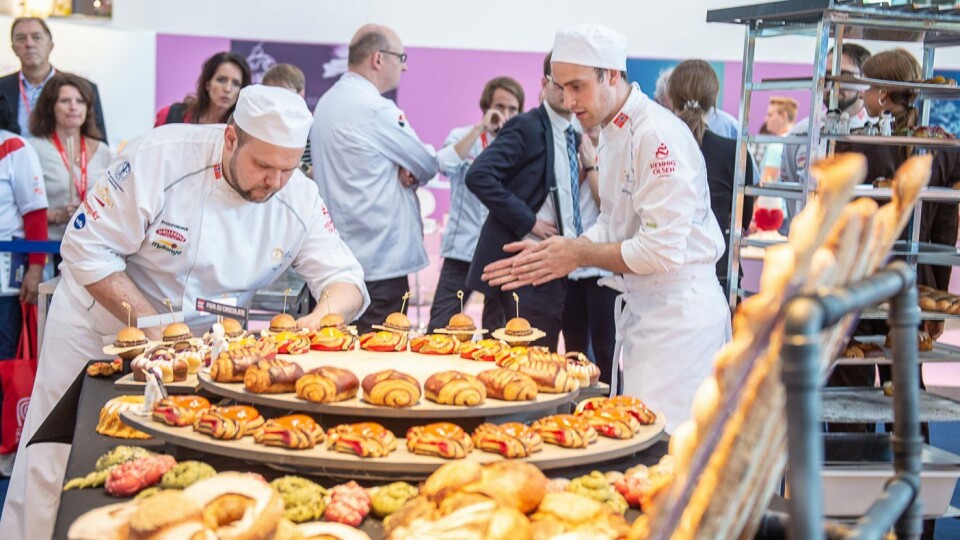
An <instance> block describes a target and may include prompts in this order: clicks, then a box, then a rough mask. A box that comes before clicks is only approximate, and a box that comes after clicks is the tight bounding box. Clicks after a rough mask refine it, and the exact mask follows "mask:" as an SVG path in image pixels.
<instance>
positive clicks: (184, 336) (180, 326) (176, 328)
mask: <svg viewBox="0 0 960 540" xmlns="http://www.w3.org/2000/svg"><path fill="white" fill-rule="evenodd" d="M162 339H163V342H164V343H166V344H167V345H173V344H174V343H180V342H181V341H190V340H191V339H193V332H191V331H190V327H189V326H187V325H186V324H184V323H182V322H176V323H173V324H171V325H168V326H167V327H166V328H164V329H163V338H162Z"/></svg>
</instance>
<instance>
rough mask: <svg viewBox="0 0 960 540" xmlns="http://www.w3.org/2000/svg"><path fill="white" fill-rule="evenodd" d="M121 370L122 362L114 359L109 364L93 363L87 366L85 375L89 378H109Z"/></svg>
mask: <svg viewBox="0 0 960 540" xmlns="http://www.w3.org/2000/svg"><path fill="white" fill-rule="evenodd" d="M121 370H123V361H122V360H120V358H114V359H113V360H112V361H110V362H94V363H92V364H90V365H89V366H87V375H89V376H91V377H110V376H112V375H113V374H115V373H120V371H121Z"/></svg>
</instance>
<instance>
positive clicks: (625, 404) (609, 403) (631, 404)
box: [577, 396, 657, 426]
mask: <svg viewBox="0 0 960 540" xmlns="http://www.w3.org/2000/svg"><path fill="white" fill-rule="evenodd" d="M597 409H624V410H626V411H627V412H629V413H630V414H631V415H632V416H633V417H634V418H636V419H637V421H638V422H640V425H641V426H649V425H651V424H653V423H655V422H656V421H657V415H656V414H655V413H654V412H653V411H651V410H650V409H649V408H648V407H647V405H646V404H645V403H644V402H642V401H640V400H639V399H637V398H635V397H633V396H614V397H612V398H605V397H596V398H590V399H585V400H583V401H581V402H580V404H579V405H577V414H582V413H585V412H589V411H593V410H597Z"/></svg>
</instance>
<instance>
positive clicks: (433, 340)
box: [410, 334, 460, 355]
mask: <svg viewBox="0 0 960 540" xmlns="http://www.w3.org/2000/svg"><path fill="white" fill-rule="evenodd" d="M410 350H411V351H413V352H416V353H420V354H438V355H440V354H457V352H459V351H460V341H459V340H458V339H457V338H456V337H454V336H448V335H444V334H427V335H425V336H420V337H416V338H413V339H412V340H411V341H410Z"/></svg>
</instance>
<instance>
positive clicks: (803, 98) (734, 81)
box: [721, 62, 813, 133]
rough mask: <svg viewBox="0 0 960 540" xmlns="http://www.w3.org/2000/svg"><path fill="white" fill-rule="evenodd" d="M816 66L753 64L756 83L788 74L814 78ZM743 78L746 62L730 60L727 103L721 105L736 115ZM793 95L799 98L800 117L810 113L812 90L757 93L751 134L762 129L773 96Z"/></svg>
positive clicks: (725, 85)
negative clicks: (810, 91)
mask: <svg viewBox="0 0 960 540" xmlns="http://www.w3.org/2000/svg"><path fill="white" fill-rule="evenodd" d="M812 72H813V69H812V68H811V67H810V66H809V65H806V64H774V63H769V62H760V63H757V64H755V65H754V67H753V80H754V82H759V81H762V80H763V79H775V78H784V77H810V76H811V75H810V74H811V73H812ZM742 79H743V62H727V63H726V68H725V69H724V77H723V80H722V81H721V82H722V84H723V103H722V106H721V108H722V109H723V110H725V111H727V112H728V113H730V114H732V115H733V116H734V117H738V116H739V114H740V88H741V85H740V81H741V80H742ZM776 96H783V97H792V98H793V99H795V100H797V120H800V119H801V118H806V117H808V116H810V93H809V92H805V91H791V92H786V91H781V90H777V91H775V92H766V91H765V92H755V93H754V94H753V99H752V100H751V103H750V133H757V132H758V131H760V126H761V125H763V119H764V116H766V114H767V102H768V101H769V100H770V98H772V97H776Z"/></svg>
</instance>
